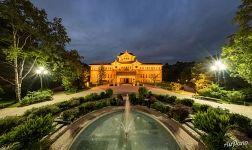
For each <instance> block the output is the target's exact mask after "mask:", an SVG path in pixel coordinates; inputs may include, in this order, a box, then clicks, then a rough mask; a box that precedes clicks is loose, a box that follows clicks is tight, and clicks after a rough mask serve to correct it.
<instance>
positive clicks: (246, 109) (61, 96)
mask: <svg viewBox="0 0 252 150" xmlns="http://www.w3.org/2000/svg"><path fill="white" fill-rule="evenodd" d="M107 88H111V89H113V91H114V94H119V93H125V92H138V88H139V87H138V86H131V85H122V86H111V87H109V86H108V85H104V86H98V87H94V88H91V89H89V90H86V91H82V92H79V93H75V94H69V95H67V94H65V93H64V92H60V93H57V94H55V95H54V96H53V100H52V101H46V102H42V103H37V104H33V105H29V106H25V107H17V108H5V109H1V110H0V118H2V117H5V116H15V115H22V114H23V113H24V112H25V111H26V110H28V109H31V108H33V107H41V106H45V105H48V104H54V103H57V102H61V101H65V100H69V99H70V98H72V97H81V96H85V95H87V94H90V93H94V92H96V93H99V92H101V91H104V90H105V89H107ZM146 88H147V89H149V90H151V91H152V92H153V93H155V94H169V95H174V96H177V97H179V98H192V95H193V94H192V93H187V92H183V93H175V92H172V91H168V90H164V89H161V88H158V87H154V86H148V85H146ZM193 99H194V98H193ZM194 101H195V102H196V103H200V104H207V105H210V106H212V107H220V108H223V109H228V110H230V112H233V113H238V114H242V115H244V116H247V117H249V118H251V119H252V106H243V105H235V104H220V103H216V102H211V101H206V100H199V99H194Z"/></svg>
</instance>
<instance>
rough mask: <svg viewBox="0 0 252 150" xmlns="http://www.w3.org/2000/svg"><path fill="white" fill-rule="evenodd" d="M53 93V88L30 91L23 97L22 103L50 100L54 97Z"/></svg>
mask: <svg viewBox="0 0 252 150" xmlns="http://www.w3.org/2000/svg"><path fill="white" fill-rule="evenodd" d="M52 95H53V92H52V90H42V91H34V92H28V94H27V95H26V96H25V97H24V98H23V99H22V101H21V104H22V105H29V104H33V103H37V102H43V101H48V100H51V99H52Z"/></svg>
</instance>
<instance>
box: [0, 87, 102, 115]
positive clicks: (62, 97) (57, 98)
mask: <svg viewBox="0 0 252 150" xmlns="http://www.w3.org/2000/svg"><path fill="white" fill-rule="evenodd" d="M103 89H105V88H104V87H103V86H99V87H93V88H91V89H88V90H86V91H81V92H78V93H74V94H66V93H64V92H57V93H55V94H54V95H53V100H52V101H45V102H41V103H36V104H32V105H28V106H24V107H13V108H4V109H0V118H3V117H5V116H16V115H17V116H20V115H22V114H24V112H25V111H26V110H28V109H31V108H34V107H41V106H45V105H50V104H55V103H58V102H62V101H66V100H70V99H71V98H73V97H82V96H86V95H88V94H90V93H95V92H96V93H100V92H102V91H103Z"/></svg>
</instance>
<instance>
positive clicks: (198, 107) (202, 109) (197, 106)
mask: <svg viewBox="0 0 252 150" xmlns="http://www.w3.org/2000/svg"><path fill="white" fill-rule="evenodd" d="M210 107H211V106H209V105H206V104H202V105H201V104H197V103H194V104H193V106H192V110H193V112H207V110H208V109H209V108H210Z"/></svg>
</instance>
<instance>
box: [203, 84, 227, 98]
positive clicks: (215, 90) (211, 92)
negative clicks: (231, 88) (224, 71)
mask: <svg viewBox="0 0 252 150" xmlns="http://www.w3.org/2000/svg"><path fill="white" fill-rule="evenodd" d="M198 94H199V95H201V96H206V97H213V98H218V99H220V98H221V97H223V96H225V90H223V88H222V87H219V85H218V84H211V85H209V86H208V87H206V88H203V89H201V90H198Z"/></svg>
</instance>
